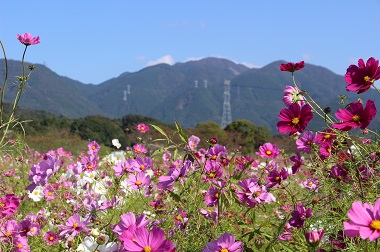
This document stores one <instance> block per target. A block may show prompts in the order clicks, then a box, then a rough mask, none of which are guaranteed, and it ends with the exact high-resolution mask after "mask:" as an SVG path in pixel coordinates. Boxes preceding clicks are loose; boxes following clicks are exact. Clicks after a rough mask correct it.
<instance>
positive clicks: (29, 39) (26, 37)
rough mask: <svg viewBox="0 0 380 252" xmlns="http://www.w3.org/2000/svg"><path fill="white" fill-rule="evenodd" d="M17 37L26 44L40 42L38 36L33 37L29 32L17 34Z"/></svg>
mask: <svg viewBox="0 0 380 252" xmlns="http://www.w3.org/2000/svg"><path fill="white" fill-rule="evenodd" d="M17 39H18V40H19V41H20V42H21V43H22V44H24V45H26V46H29V45H36V44H39V43H40V36H37V37H33V36H32V34H30V33H29V32H26V33H25V34H24V35H20V34H17Z"/></svg>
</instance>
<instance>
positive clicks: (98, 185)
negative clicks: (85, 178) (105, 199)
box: [92, 181, 107, 195]
mask: <svg viewBox="0 0 380 252" xmlns="http://www.w3.org/2000/svg"><path fill="white" fill-rule="evenodd" d="M92 188H93V189H94V191H95V193H97V194H100V195H105V194H107V188H106V186H105V184H104V183H102V182H99V181H96V182H95V183H94V184H93V187H92Z"/></svg>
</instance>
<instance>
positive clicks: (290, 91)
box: [282, 86, 305, 107]
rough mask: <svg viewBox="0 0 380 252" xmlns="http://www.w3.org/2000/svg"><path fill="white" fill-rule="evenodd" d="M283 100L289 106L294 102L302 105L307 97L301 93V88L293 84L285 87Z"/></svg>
mask: <svg viewBox="0 0 380 252" xmlns="http://www.w3.org/2000/svg"><path fill="white" fill-rule="evenodd" d="M282 100H283V102H284V104H285V106H287V107H289V106H290V104H292V103H298V104H299V105H301V106H303V105H304V104H305V98H304V97H303V96H302V94H300V90H299V89H298V88H296V87H293V86H286V87H285V89H284V96H283V97H282Z"/></svg>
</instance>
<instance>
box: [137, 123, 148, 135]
mask: <svg viewBox="0 0 380 252" xmlns="http://www.w3.org/2000/svg"><path fill="white" fill-rule="evenodd" d="M137 129H138V131H140V132H141V133H146V132H148V130H149V126H148V125H146V124H144V123H139V124H138V125H137Z"/></svg>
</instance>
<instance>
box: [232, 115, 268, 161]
mask: <svg viewBox="0 0 380 252" xmlns="http://www.w3.org/2000/svg"><path fill="white" fill-rule="evenodd" d="M225 130H226V131H227V132H228V135H229V139H231V141H232V143H233V144H234V146H235V147H237V146H241V147H242V149H241V151H242V152H243V153H245V154H247V153H251V152H253V151H254V149H257V148H258V147H259V146H261V145H263V144H264V143H266V142H268V141H269V138H270V132H269V130H268V129H267V128H265V127H263V126H258V127H256V126H255V125H254V124H253V123H252V122H251V121H249V120H236V121H233V122H232V123H230V124H228V125H227V126H226V128H225Z"/></svg>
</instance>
